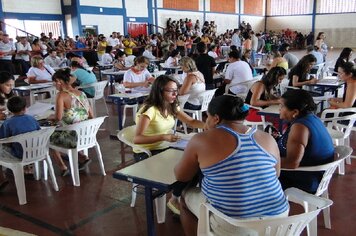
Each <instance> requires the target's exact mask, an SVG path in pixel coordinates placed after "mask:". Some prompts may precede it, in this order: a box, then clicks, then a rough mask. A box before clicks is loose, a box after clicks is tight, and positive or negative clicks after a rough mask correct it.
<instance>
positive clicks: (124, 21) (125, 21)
mask: <svg viewBox="0 0 356 236" xmlns="http://www.w3.org/2000/svg"><path fill="white" fill-rule="evenodd" d="M148 1H149V0H148ZM122 8H123V9H124V13H123V15H122V16H123V17H122V18H123V24H124V35H127V18H126V17H127V15H126V3H125V0H122Z"/></svg>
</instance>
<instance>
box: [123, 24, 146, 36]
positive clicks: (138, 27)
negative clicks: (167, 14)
mask: <svg viewBox="0 0 356 236" xmlns="http://www.w3.org/2000/svg"><path fill="white" fill-rule="evenodd" d="M127 32H128V33H129V34H130V35H131V37H137V36H139V35H140V34H143V35H145V36H147V23H132V22H129V23H127Z"/></svg>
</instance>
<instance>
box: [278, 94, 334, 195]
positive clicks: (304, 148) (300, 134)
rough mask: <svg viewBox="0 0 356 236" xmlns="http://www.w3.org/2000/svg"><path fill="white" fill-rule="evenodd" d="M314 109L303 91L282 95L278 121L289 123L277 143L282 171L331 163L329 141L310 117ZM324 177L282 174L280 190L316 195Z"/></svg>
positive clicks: (308, 95) (331, 151)
mask: <svg viewBox="0 0 356 236" xmlns="http://www.w3.org/2000/svg"><path fill="white" fill-rule="evenodd" d="M315 109H316V105H315V103H314V100H313V97H312V96H311V95H310V93H308V91H306V90H302V89H293V90H288V91H287V92H285V93H284V94H283V95H282V98H281V105H280V119H282V120H285V121H287V122H289V123H290V124H289V127H288V128H287V129H286V131H285V132H284V133H283V135H282V136H281V137H280V138H279V140H278V147H279V151H280V153H281V167H282V168H286V169H296V168H298V167H299V166H317V165H322V164H326V163H329V162H332V161H333V160H334V145H333V142H332V139H331V137H330V134H329V133H328V131H327V129H326V128H325V126H324V124H323V122H322V121H321V120H320V119H319V118H318V117H317V116H316V115H314V114H313V112H314V111H315ZM323 173H324V172H323V171H316V172H301V171H281V175H280V177H279V180H280V182H281V184H282V187H283V189H287V188H289V187H296V188H299V189H301V190H303V191H306V192H308V193H315V192H316V190H317V188H318V186H319V183H320V181H321V178H322V177H323Z"/></svg>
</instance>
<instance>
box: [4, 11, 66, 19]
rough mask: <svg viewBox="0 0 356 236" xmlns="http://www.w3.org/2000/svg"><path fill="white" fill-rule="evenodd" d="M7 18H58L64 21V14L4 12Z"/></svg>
mask: <svg viewBox="0 0 356 236" xmlns="http://www.w3.org/2000/svg"><path fill="white" fill-rule="evenodd" d="M3 16H4V18H5V19H18V20H56V21H62V20H63V15H62V14H61V15H54V14H34V13H17V12H4V13H3Z"/></svg>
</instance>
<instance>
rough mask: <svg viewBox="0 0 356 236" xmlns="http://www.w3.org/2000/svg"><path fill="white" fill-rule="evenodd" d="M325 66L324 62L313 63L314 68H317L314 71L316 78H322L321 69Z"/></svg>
mask: <svg viewBox="0 0 356 236" xmlns="http://www.w3.org/2000/svg"><path fill="white" fill-rule="evenodd" d="M324 67H325V62H324V63H320V64H318V65H315V68H318V69H317V71H316V79H322V78H323V73H322V72H323V70H324Z"/></svg>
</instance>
